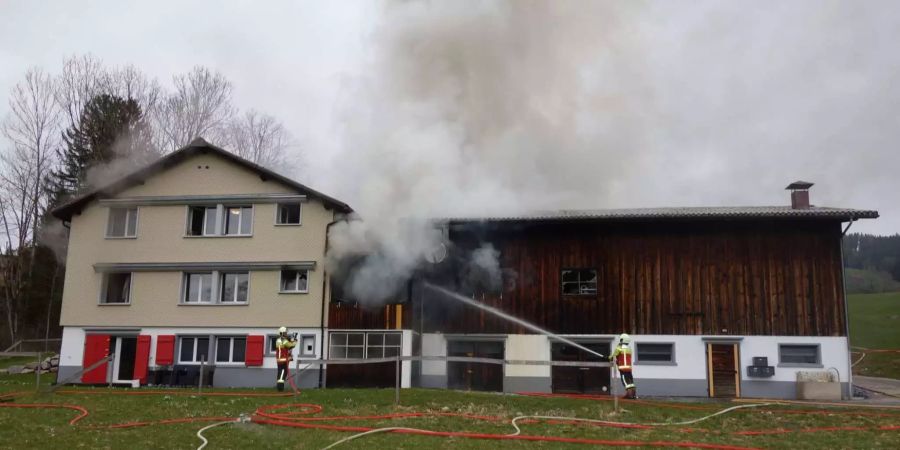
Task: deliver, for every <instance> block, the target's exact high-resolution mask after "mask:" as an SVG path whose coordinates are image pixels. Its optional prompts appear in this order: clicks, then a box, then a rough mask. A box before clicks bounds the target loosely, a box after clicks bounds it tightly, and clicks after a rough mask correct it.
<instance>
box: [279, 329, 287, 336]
mask: <svg viewBox="0 0 900 450" xmlns="http://www.w3.org/2000/svg"><path fill="white" fill-rule="evenodd" d="M285 333H287V327H281V328H279V329H278V334H285Z"/></svg>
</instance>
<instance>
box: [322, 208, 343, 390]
mask: <svg viewBox="0 0 900 450" xmlns="http://www.w3.org/2000/svg"><path fill="white" fill-rule="evenodd" d="M331 218H332V219H333V220H332V221H331V222H329V223H328V225H325V251H324V252H323V253H322V255H323V256H326V257H327V256H328V232H329V231H331V226H332V225H334V224H336V223H338V222H340V220H337V219H335V216H334V215H332V216H331ZM327 284H328V270H326V269H324V268H323V270H322V310H321V313H320V314H319V359H325V305H326V304H328V302H326V300H327V299H326V298H325V288H326V287H327ZM324 382H325V366H324V365H323V364H319V389H321V388H322V387H323V386H324Z"/></svg>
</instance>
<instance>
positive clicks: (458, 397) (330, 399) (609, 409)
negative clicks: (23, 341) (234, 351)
mask: <svg viewBox="0 0 900 450" xmlns="http://www.w3.org/2000/svg"><path fill="white" fill-rule="evenodd" d="M45 380H46V382H49V381H50V380H49V378H48V377H45ZM33 383H34V378H33V376H31V375H28V376H25V375H0V395H3V393H9V392H14V391H23V390H33V387H34V386H33ZM150 390H152V389H148V388H143V389H142V390H141V392H148V391H150ZM112 391H114V392H125V391H126V390H124V389H113V390H112ZM91 392H95V393H96V392H100V393H101V394H100V395H87V394H83V393H82V394H66V393H57V394H52V395H51V394H40V395H37V394H29V395H27V396H21V397H16V399H15V403H18V404H23V403H50V404H68V405H80V406H82V407H84V408H86V409H87V410H88V411H89V412H90V415H89V416H87V417H86V418H85V419H83V420H81V421H80V422H79V423H77V424H75V425H68V421H69V420H71V419H72V418H73V417H75V416H76V415H77V414H78V413H77V412H76V411H71V410H65V409H49V408H38V409H18V408H16V409H13V408H0V448H38V447H40V448H61V447H66V448H196V446H197V445H199V444H200V441H199V439H197V437H196V436H195V433H196V432H197V430H199V429H200V428H201V427H202V426H204V425H206V424H207V423H208V422H204V423H181V424H166V425H159V424H158V425H153V426H146V427H136V428H125V429H109V428H96V427H98V426H100V425H108V424H118V423H123V422H131V421H153V420H161V419H171V418H177V417H204V416H229V417H236V416H238V415H239V414H240V413H252V412H253V411H255V410H256V409H257V408H258V407H259V406H261V405H271V404H284V403H306V404H316V405H321V406H322V407H323V411H322V412H320V413H318V414H316V416H334V415H375V414H388V413H404V412H414V411H419V412H422V411H425V412H441V413H464V414H475V415H479V416H496V417H498V418H499V419H497V420H489V419H486V418H480V419H472V418H463V417H434V416H427V417H419V418H403V419H374V420H335V419H332V420H326V421H321V422H308V423H315V424H323V423H326V424H340V425H353V426H361V427H386V426H406V427H417V428H424V429H429V430H448V431H468V432H481V433H493V434H508V433H511V432H512V431H513V430H512V428H511V427H510V425H509V420H510V419H511V418H512V417H514V416H517V415H522V414H539V415H552V416H566V417H573V416H577V417H584V418H595V419H605V420H611V421H627V422H670V421H677V420H686V419H691V418H697V417H701V416H704V415H707V414H710V413H712V412H714V411H717V410H720V409H723V408H725V407H728V406H732V405H733V404H731V403H660V402H655V403H623V407H624V408H625V410H626V411H625V412H622V413H620V414H618V415H616V414H615V413H614V412H613V405H612V403H611V402H610V401H608V400H604V401H598V400H586V399H572V398H540V397H528V396H515V395H503V394H490V393H462V392H455V391H445V390H440V391H435V390H424V389H409V390H404V391H403V394H402V406H399V407H395V406H394V405H393V391H392V390H377V389H372V390H340V389H333V390H332V389H329V390H309V391H305V392H303V393H302V394H301V395H299V396H297V397H296V398H290V397H289V398H251V397H204V396H196V395H191V392H190V391H184V393H185V394H187V395H175V394H160V395H141V396H131V395H111V394H110V393H109V390H108V389H106V388H95V389H92V390H91ZM229 392H233V391H229ZM253 392H258V393H259V392H265V393H269V392H272V391H270V390H263V391H253ZM6 404H7V405H8V404H9V403H6ZM765 408H767V409H766V410H762V409H747V410H740V411H736V412H733V413H729V414H726V415H722V416H718V417H714V418H712V419H710V420H708V421H704V422H701V423H698V424H696V425H691V428H685V427H683V426H676V427H657V428H652V429H629V428H613V427H608V426H594V425H583V424H573V423H571V422H562V423H547V422H535V423H527V424H522V429H523V434H525V435H547V436H564V437H570V438H588V439H601V440H617V441H619V440H627V441H665V442H687V441H693V442H699V443H707V444H720V445H721V444H728V445H733V446H739V447H753V448H791V449H802V448H808V449H820V448H876V447H878V448H898V447H900V410H871V409H869V410H865V411H864V412H863V414H865V415H855V414H854V411H855V410H852V409H847V408H840V409H832V410H828V411H829V412H828V413H818V414H798V413H797V411H799V410H800V409H809V407H806V406H803V407H801V406H797V405H793V406H786V405H785V406H782V405H779V406H774V407H765ZM785 411H787V412H785ZM848 426H850V427H862V428H864V430H852V431H833V430H828V431H820V432H809V431H808V429H810V428H819V427H848ZM886 426H895V427H896V429H891V430H877V429H876V430H873V428H878V427H886ZM773 429H777V430H807V431H806V432H803V431H795V432H790V433H781V434H769V435H755V436H750V435H740V434H735V433H736V432H740V431H748V430H773ZM351 434H352V433H349V432H341V431H330V430H321V429H297V428H287V427H280V426H274V425H262V424H255V423H242V424H230V425H226V426H221V427H217V428H214V429H212V430H208V431H207V432H206V433H205V436H206V437H207V438H208V439H209V440H210V445H209V446H208V447H207V448H208V449H210V448H212V449H215V448H322V447H324V446H326V445H328V444H330V443H332V442H335V441H337V440H338V439H341V438H344V437H347V436H349V435H351ZM339 448H348V449H349V448H405V449H425V448H443V449H453V450H458V449H483V448H490V449H518V448H585V446H584V445H582V444H572V443H559V442H527V441H506V440H503V441H500V440H482V439H468V438H461V437H454V438H446V437H433V436H416V435H396V434H377V435H372V436H366V437H363V438H360V439H358V440H355V441H352V442H349V443H347V444H345V445H343V446H341V447H339Z"/></svg>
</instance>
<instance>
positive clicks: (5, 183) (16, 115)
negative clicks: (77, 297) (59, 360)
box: [0, 68, 59, 339]
mask: <svg viewBox="0 0 900 450" xmlns="http://www.w3.org/2000/svg"><path fill="white" fill-rule="evenodd" d="M55 91H56V90H55V89H54V82H53V79H52V77H50V76H49V75H48V74H46V73H44V72H43V71H42V70H40V69H37V68H32V69H29V70H28V71H27V72H26V73H25V80H24V81H23V82H21V83H19V84H17V85H16V86H15V87H14V88H13V90H12V92H11V95H10V101H9V110H10V112H9V115H8V116H7V117H5V118H4V120H3V122H2V124H0V131H2V133H3V135H4V136H6V138H7V139H9V141H10V143H11V144H12V148H11V150H10V151H7V152H5V153H4V154H3V155H2V156H0V222H2V227H3V232H4V233H5V234H6V251H5V252H4V254H5V256H4V260H3V264H4V267H3V270H2V272H0V273H2V275H3V277H4V280H3V282H4V283H5V284H6V285H5V286H4V309H5V310H6V316H7V325H8V326H9V328H10V329H9V333H10V337H11V338H12V339H15V336H16V333H17V330H18V313H19V310H20V308H21V305H22V304H23V302H25V301H27V299H24V297H25V296H26V295H27V286H28V282H29V280H30V279H31V274H32V273H33V270H34V261H35V252H36V248H37V246H36V245H35V240H36V237H37V235H38V227H39V225H40V218H41V216H42V215H43V214H44V210H45V209H46V207H47V204H46V199H47V196H46V193H45V191H44V189H43V180H44V177H45V176H46V174H47V173H48V171H49V170H50V167H51V165H52V164H53V149H54V146H55V145H56V140H57V136H58V130H59V121H58V118H59V109H58V107H57V103H56V99H55V98H54V94H55ZM26 248H28V250H29V253H30V255H26V253H25V252H24V251H25V250H26ZM26 265H27V268H26ZM26 273H27V275H26Z"/></svg>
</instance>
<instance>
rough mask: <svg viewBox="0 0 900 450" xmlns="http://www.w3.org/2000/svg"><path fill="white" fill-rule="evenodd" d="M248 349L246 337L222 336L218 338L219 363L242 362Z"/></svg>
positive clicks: (217, 360)
mask: <svg viewBox="0 0 900 450" xmlns="http://www.w3.org/2000/svg"><path fill="white" fill-rule="evenodd" d="M246 351H247V338H246V337H220V338H217V339H216V362H217V363H242V362H244V357H245V356H244V355H245V352H246Z"/></svg>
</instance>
